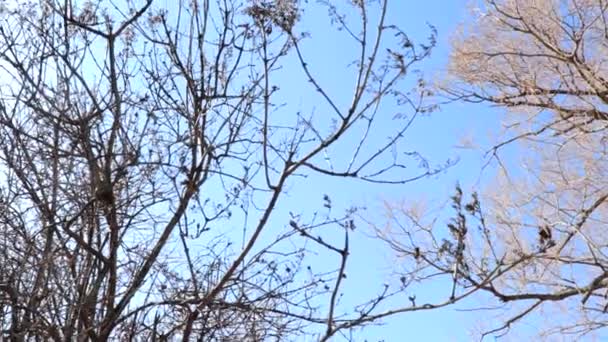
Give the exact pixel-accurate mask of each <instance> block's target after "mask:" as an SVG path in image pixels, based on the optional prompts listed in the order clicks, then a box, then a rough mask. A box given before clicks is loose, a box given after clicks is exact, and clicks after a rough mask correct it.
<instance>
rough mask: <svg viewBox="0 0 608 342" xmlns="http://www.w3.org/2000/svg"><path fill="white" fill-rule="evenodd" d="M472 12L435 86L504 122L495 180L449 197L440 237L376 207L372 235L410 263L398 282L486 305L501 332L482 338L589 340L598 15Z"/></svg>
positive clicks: (605, 267)
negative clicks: (429, 285)
mask: <svg viewBox="0 0 608 342" xmlns="http://www.w3.org/2000/svg"><path fill="white" fill-rule="evenodd" d="M478 3H479V4H478V6H477V7H476V8H474V11H473V13H474V18H473V20H472V23H470V24H467V25H463V26H462V27H461V29H460V30H459V32H457V33H456V35H455V37H454V42H453V53H452V56H451V60H450V64H449V69H448V75H447V77H445V78H444V79H443V80H442V82H440V83H439V87H440V88H441V90H442V91H444V95H446V96H448V97H449V98H450V99H451V100H463V101H469V102H482V103H487V104H491V105H495V106H498V107H500V108H502V109H504V111H505V114H504V121H505V124H504V132H503V133H504V134H503V135H501V137H500V139H499V142H498V143H497V144H496V145H495V146H494V147H493V148H492V149H491V150H490V151H489V152H488V156H489V158H490V159H489V160H490V161H497V163H496V165H497V168H498V174H497V177H496V180H495V181H494V182H491V183H490V184H489V185H487V186H486V187H485V188H484V189H483V191H481V192H480V194H479V195H477V194H476V193H472V194H471V196H472V197H471V199H470V200H469V199H468V196H466V195H464V194H463V191H462V190H461V189H460V188H458V189H457V191H456V194H455V196H454V197H453V198H452V203H453V208H454V210H455V212H456V214H455V216H454V218H453V219H451V220H449V222H448V223H447V228H446V225H445V224H443V223H442V221H441V220H440V219H439V218H438V217H440V216H437V215H435V216H428V217H426V218H425V216H424V215H423V214H422V211H421V210H416V209H417V208H415V207H413V206H410V207H408V206H397V205H389V212H390V213H391V216H392V219H393V224H392V225H390V226H389V227H388V228H386V229H385V230H382V229H379V230H378V232H379V234H380V236H382V237H383V238H384V239H385V240H386V241H387V242H389V243H390V244H391V246H392V247H393V249H394V250H395V251H397V252H398V254H399V255H402V256H409V257H410V259H411V260H412V261H411V263H410V264H409V266H408V267H406V270H405V271H404V272H406V273H405V275H406V276H408V277H410V278H414V279H418V280H419V281H429V278H439V277H442V278H444V279H445V280H444V282H445V283H446V284H454V285H455V287H456V291H455V293H454V292H451V294H450V291H449V285H446V287H448V289H446V291H445V293H446V294H445V295H446V296H450V295H451V297H452V299H453V300H454V301H456V300H459V299H462V298H463V297H465V296H468V295H471V294H473V293H476V295H477V297H475V298H476V300H475V301H476V303H477V304H479V303H480V301H483V302H484V303H485V302H486V300H488V301H489V302H490V303H495V304H496V305H495V306H493V307H492V308H493V309H496V310H498V311H491V312H490V313H492V312H494V313H496V312H497V313H496V316H495V317H496V318H497V319H498V320H500V321H501V322H502V323H500V324H497V325H495V326H490V327H487V329H485V330H484V332H485V333H484V334H483V335H482V336H486V335H488V334H495V335H503V334H506V333H508V332H510V328H511V327H513V326H514V325H516V323H518V322H519V321H522V320H526V319H528V322H529V323H531V324H534V326H535V328H534V330H535V332H538V333H539V335H541V336H544V337H549V336H551V337H555V335H561V336H568V337H566V340H572V339H574V338H582V337H584V336H588V335H591V334H595V335H600V336H602V334H605V329H604V328H605V327H606V325H607V324H608V316H607V311H608V299H607V295H608V255H607V252H608V235H607V229H606V228H607V225H606V222H607V221H606V220H607V219H608V216H607V215H608V206H607V203H606V202H607V199H608V183H607V181H608V178H607V177H606V175H607V174H608V173H607V171H608V164H607V161H608V158H607V157H608V156H607V151H608V150H607V149H606V147H607V145H606V142H607V138H608V134H607V132H608V130H607V129H606V128H607V127H608V126H607V124H608V64H607V63H608V57H607V56H608V54H607V51H608V2H606V1H603V0H555V1H554V0H530V1H528V0H526V1H524V0H486V1H480V2H478ZM505 151H508V152H505ZM514 155H518V157H513V156H514ZM482 204H483V205H482ZM427 214H428V213H427ZM432 217H435V218H436V219H437V221H436V222H433V220H431V218H432ZM381 228H383V229H384V228H385V227H381ZM391 229H392V231H393V232H396V233H393V234H389V231H390V230H391ZM488 298H489V299H488ZM495 299H498V301H496V300H495ZM468 303H471V302H470V301H469V302H468ZM479 306H480V305H478V306H477V307H479ZM486 308H488V307H487V306H486ZM484 315H487V314H486V313H484ZM515 333H517V330H515Z"/></svg>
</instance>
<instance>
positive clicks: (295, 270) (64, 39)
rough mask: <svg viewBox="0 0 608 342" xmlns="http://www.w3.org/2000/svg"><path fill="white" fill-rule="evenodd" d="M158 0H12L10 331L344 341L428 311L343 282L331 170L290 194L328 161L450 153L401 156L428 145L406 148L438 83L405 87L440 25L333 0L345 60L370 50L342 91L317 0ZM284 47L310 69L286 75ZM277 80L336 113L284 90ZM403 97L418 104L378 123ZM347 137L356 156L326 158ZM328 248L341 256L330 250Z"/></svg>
mask: <svg viewBox="0 0 608 342" xmlns="http://www.w3.org/2000/svg"><path fill="white" fill-rule="evenodd" d="M158 6H159V4H157V3H155V2H154V1H153V0H140V1H134V0H133V1H132V0H125V1H122V2H121V1H115V2H114V1H81V2H77V1H72V0H65V1H63V0H40V1H22V2H21V1H13V2H0V68H1V71H0V73H1V74H2V77H1V80H0V147H1V148H0V165H1V166H0V171H1V172H2V182H1V183H0V206H1V210H0V328H1V335H0V336H1V337H0V338H1V339H5V338H6V339H8V340H11V341H25V340H28V341H29V340H53V341H76V340H77V341H85V340H94V341H103V340H109V339H111V340H125V341H131V340H142V341H144V340H145V341H166V340H184V341H189V340H198V341H210V340H218V341H220V340H221V341H236V340H246V341H261V340H276V341H279V340H280V341H283V340H288V339H291V338H295V337H297V336H302V335H312V336H316V338H318V339H319V340H322V341H325V340H328V339H330V338H331V337H333V336H336V334H338V333H344V334H345V335H344V337H345V338H348V334H347V333H348V331H349V330H352V329H354V328H357V327H361V326H364V325H365V324H368V323H372V322H375V321H377V320H378V319H380V318H382V317H385V316H388V315H391V314H394V313H397V312H401V311H411V310H412V308H404V310H401V309H402V308H400V307H396V308H391V309H389V310H386V306H384V305H385V304H386V303H387V302H386V299H387V298H390V295H391V291H392V290H390V291H389V289H388V287H382V286H379V289H378V290H379V293H378V295H377V296H374V297H372V298H368V299H363V300H362V301H361V302H360V303H345V304H352V305H351V306H349V307H348V308H345V307H344V305H345V304H344V303H340V300H339V299H340V297H341V294H342V293H343V292H345V291H346V290H347V288H345V287H344V283H345V278H346V270H347V267H348V258H349V255H351V253H354V252H355V251H352V250H351V248H350V247H349V236H350V234H353V233H352V232H353V230H354V228H355V221H354V219H355V218H354V216H353V215H354V211H348V212H346V213H345V214H344V215H341V214H332V213H331V212H328V211H322V209H327V208H331V206H332V203H331V198H330V196H329V195H331V189H328V190H327V193H328V194H329V195H326V196H325V197H322V194H320V195H319V201H320V202H321V203H320V204H319V207H320V211H319V214H318V215H313V216H312V217H311V216H301V215H299V212H298V208H285V206H284V205H282V203H283V198H284V194H285V192H286V189H287V188H288V187H289V185H290V184H293V182H295V181H298V179H303V177H307V176H310V175H315V174H316V175H321V176H323V177H333V178H335V181H338V180H339V179H342V178H354V179H358V180H360V181H362V182H371V183H393V184H403V183H407V182H409V181H412V180H414V179H417V178H420V177H423V176H425V175H429V174H432V173H434V172H436V170H435V169H432V168H430V167H428V166H427V167H424V168H422V169H420V170H418V171H419V173H418V174H415V175H411V177H410V176H407V177H403V173H402V171H401V170H402V169H403V168H404V166H405V165H406V163H409V160H408V159H406V158H410V157H411V156H414V157H415V158H418V156H417V155H415V154H412V153H409V154H403V153H395V152H396V151H397V150H396V148H398V147H399V141H400V140H401V139H402V138H403V137H404V136H405V133H406V132H407V130H408V129H409V128H410V127H411V123H412V121H413V120H414V119H415V118H416V117H417V115H418V114H419V113H421V112H423V111H426V110H427V108H425V107H424V106H423V103H424V101H423V99H424V97H425V96H426V92H425V91H422V92H420V91H414V92H410V93H406V92H404V91H402V89H404V88H405V86H406V85H407V83H405V81H406V75H407V74H408V71H409V70H410V68H411V66H412V65H414V64H416V63H417V62H419V61H421V60H422V59H424V58H425V57H427V56H428V54H429V52H430V49H431V48H432V46H433V44H434V39H432V37H431V40H430V43H428V44H426V45H421V44H414V43H413V42H411V41H410V40H409V38H408V36H407V35H406V34H405V33H404V32H402V31H401V30H400V29H399V28H398V27H397V26H395V25H393V23H389V22H387V19H386V13H387V7H388V1H386V0H384V1H378V2H375V1H373V2H372V1H351V2H350V3H349V4H345V5H344V6H346V7H344V8H343V7H334V6H333V5H331V4H324V5H323V6H327V8H328V9H329V12H328V13H329V16H330V19H331V21H332V22H333V25H334V26H333V27H334V28H335V29H336V30H339V31H340V32H343V33H344V36H345V37H346V39H350V40H351V41H352V43H353V45H354V46H355V49H353V51H352V53H350V52H349V53H348V56H347V57H348V58H347V60H345V61H344V65H336V66H335V67H336V68H338V67H349V68H351V70H354V72H353V74H354V75H355V77H354V84H351V85H344V86H345V88H346V89H352V91H351V95H350V97H349V98H346V99H344V98H339V97H337V96H335V95H333V93H335V91H333V90H331V89H326V88H325V87H324V86H323V85H322V84H321V82H320V81H319V80H318V79H317V78H316V77H315V66H314V65H311V64H309V63H308V60H307V58H306V55H307V51H306V49H305V48H304V47H303V46H302V41H303V40H305V39H306V37H307V35H306V34H305V32H299V31H298V23H299V21H300V20H301V18H303V17H304V16H306V9H307V7H306V6H319V5H318V4H309V5H303V4H299V2H298V1H292V0H275V1H251V2H245V4H240V3H239V2H238V1H229V0H223V1H217V2H212V1H208V0H193V1H178V2H176V3H175V5H174V7H169V8H163V7H158ZM342 10H344V12H343V11H342ZM310 44H314V39H312V40H311V43H310ZM353 59H354V60H355V63H351V62H352V61H353ZM347 64H348V65H350V66H347ZM284 67H290V68H291V69H292V70H297V71H298V76H297V77H296V76H293V77H292V83H290V84H276V83H275V82H276V81H275V80H276V76H275V75H276V74H277V73H278V72H279V71H280V70H281V68H284ZM298 77H299V78H298ZM280 90H285V91H299V92H306V93H307V94H309V95H307V96H311V98H314V99H315V101H316V102H317V103H319V108H320V109H321V110H322V111H323V112H322V113H321V114H319V115H318V116H314V115H312V114H310V113H308V114H307V113H299V112H297V111H295V110H293V111H292V109H293V108H292V107H283V106H281V96H280ZM387 102H388V103H389V104H391V105H390V106H388V107H387V105H386V103H387ZM393 106H398V107H397V108H401V109H398V110H399V111H400V113H402V112H403V111H405V110H410V111H411V112H410V115H408V116H407V118H406V119H404V118H403V117H401V118H400V119H395V120H394V123H395V124H394V125H393V127H398V128H397V129H396V130H395V131H394V132H392V133H391V132H387V135H386V137H388V139H377V136H378V133H379V132H380V130H379V127H386V126H380V125H379V124H378V122H379V121H386V120H387V118H388V120H390V118H391V117H393V116H394V115H395V114H396V113H395V112H393V110H394V108H395V107H393ZM285 108H287V109H285ZM385 108H392V109H389V110H387V109H385ZM370 132H374V134H370ZM343 141H344V143H345V144H347V146H350V147H349V148H348V149H346V150H345V151H347V154H348V155H345V153H342V155H345V156H344V157H343V158H335V159H333V160H331V162H330V163H328V158H327V156H328V155H329V152H328V151H331V150H332V149H334V148H336V146H337V145H339V144H344V143H343ZM353 142H354V145H353ZM323 207H325V208H323ZM277 210H282V211H283V212H284V213H287V212H288V211H291V212H292V214H291V215H292V216H291V220H287V221H285V220H281V219H275V217H284V216H285V215H276V214H275V212H276V211H277ZM328 226H330V227H333V228H327V227H328ZM241 228H242V229H241ZM319 229H325V231H327V229H333V231H338V232H339V236H340V238H339V239H338V240H336V239H335V236H336V235H335V234H333V236H334V239H331V238H326V239H324V238H322V237H321V236H322V233H319V232H317V231H318V230H319ZM311 252H313V255H319V254H320V255H321V256H323V257H324V258H325V259H326V260H325V262H324V265H329V264H330V263H331V262H335V264H332V265H331V266H327V267H326V268H322V267H321V268H319V269H311V268H310V267H307V266H306V265H308V264H309V263H308V261H307V260H308V258H309V256H310V254H311ZM363 252H364V251H363ZM400 291H402V289H397V290H395V292H400ZM381 303H382V305H383V306H381V305H380V304H381ZM389 303H390V302H389ZM380 308H382V310H380Z"/></svg>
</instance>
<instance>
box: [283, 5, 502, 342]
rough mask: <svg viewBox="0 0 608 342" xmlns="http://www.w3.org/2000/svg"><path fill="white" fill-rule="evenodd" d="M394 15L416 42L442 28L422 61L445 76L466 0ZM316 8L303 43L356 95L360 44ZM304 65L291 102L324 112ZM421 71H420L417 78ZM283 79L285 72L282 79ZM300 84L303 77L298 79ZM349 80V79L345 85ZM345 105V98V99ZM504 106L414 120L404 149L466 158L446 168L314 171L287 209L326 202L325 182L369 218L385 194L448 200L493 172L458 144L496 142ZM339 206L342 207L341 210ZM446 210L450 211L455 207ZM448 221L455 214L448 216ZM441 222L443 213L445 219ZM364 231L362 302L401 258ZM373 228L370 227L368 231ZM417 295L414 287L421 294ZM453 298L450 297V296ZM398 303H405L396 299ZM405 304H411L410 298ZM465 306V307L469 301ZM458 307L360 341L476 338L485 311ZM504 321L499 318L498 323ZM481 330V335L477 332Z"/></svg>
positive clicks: (450, 109) (356, 285) (357, 259)
mask: <svg viewBox="0 0 608 342" xmlns="http://www.w3.org/2000/svg"><path fill="white" fill-rule="evenodd" d="M389 3H390V5H389V12H388V20H387V21H388V22H389V23H395V24H398V25H399V26H400V27H402V28H403V29H404V31H405V32H406V33H407V34H408V35H409V36H410V38H412V40H413V41H417V42H424V41H425V39H426V37H427V36H428V35H429V33H430V30H429V28H428V26H427V23H428V24H432V25H433V26H435V27H436V29H437V31H438V44H437V47H436V48H435V49H434V50H433V52H432V55H431V57H430V58H429V59H427V60H425V61H424V62H423V63H422V64H420V65H418V68H419V69H420V71H421V72H423V73H424V75H425V76H426V78H429V79H430V78H433V77H435V76H436V75H437V76H438V75H439V74H440V73H441V72H443V71H444V70H445V67H446V63H447V57H448V54H449V50H450V44H449V41H450V36H451V35H452V33H453V31H454V30H455V28H456V27H457V25H458V24H459V23H460V22H462V21H465V20H467V15H468V13H469V12H468V10H467V7H466V6H465V3H466V2H465V1H444V0H426V1H421V2H413V1H390V2H389ZM314 8H315V10H318V11H319V12H318V13H316V12H315V10H312V11H309V12H308V13H307V14H306V15H305V16H304V19H303V22H302V23H301V26H300V29H301V30H310V34H311V39H309V40H308V41H306V42H305V43H303V45H302V46H303V50H304V52H305V54H306V56H307V57H308V59H309V62H310V63H309V64H310V66H311V68H312V71H313V74H314V75H315V76H316V77H317V78H318V80H319V82H320V84H321V85H322V86H324V87H325V88H326V89H329V91H330V92H331V94H332V95H333V96H334V97H335V98H337V99H338V102H340V101H344V102H347V101H348V100H350V93H351V91H352V89H350V88H349V87H350V86H351V83H352V82H349V80H350V77H352V75H351V74H349V72H348V69H347V68H345V64H346V63H345V60H347V59H348V58H353V57H352V56H350V55H348V52H349V51H351V52H352V51H353V50H352V48H353V45H350V44H349V42H348V41H346V40H345V39H344V37H345V36H344V35H343V34H340V33H334V32H332V31H331V30H329V29H328V26H327V18H326V16H325V14H326V13H325V12H323V11H322V10H321V9H319V8H318V7H314ZM298 72H299V71H297V70H294V71H291V70H287V71H285V72H284V73H283V75H284V77H285V79H284V80H283V82H286V85H287V86H285V87H284V88H285V94H283V95H282V96H285V97H286V99H288V101H290V103H291V104H296V105H297V106H298V107H299V109H300V110H302V111H303V112H306V110H312V111H315V112H322V111H323V105H322V104H320V103H317V102H314V103H312V104H311V103H309V102H308V101H318V98H316V99H315V98H314V97H313V99H312V100H311V98H310V97H309V96H310V95H309V93H307V92H305V91H302V92H301V93H299V92H294V91H293V88H290V87H289V86H288V85H289V80H290V79H292V78H296V77H302V75H298ZM415 78H416V76H414V75H412V76H411V80H412V81H414V80H415ZM277 82H278V83H279V84H282V83H281V79H280V78H279V80H278V81H277ZM297 84H300V83H297ZM345 85H346V86H345ZM344 104H345V103H344ZM383 110H384V111H385V113H383V115H386V118H385V120H384V121H383V124H382V125H381V126H379V127H377V131H378V137H384V136H385V132H390V131H391V129H392V128H393V127H392V125H393V124H394V120H393V119H392V118H391V117H392V113H393V112H392V110H396V109H394V108H390V107H384V109H383ZM499 124H500V117H499V112H498V111H496V110H494V109H492V108H488V107H485V106H482V105H468V104H450V105H445V106H443V107H442V109H441V110H440V111H438V112H435V113H433V114H431V115H430V116H424V117H421V118H419V119H417V120H416V121H415V124H414V127H413V128H412V129H410V130H409V131H408V133H407V136H406V139H405V141H404V144H403V145H402V146H400V148H402V149H403V150H408V151H417V152H420V153H421V154H422V155H423V156H424V157H425V158H427V159H428V160H429V162H430V163H431V164H442V163H443V162H445V161H446V160H447V159H452V160H455V159H458V160H459V162H458V163H457V164H456V165H455V166H453V167H451V168H449V169H448V170H446V171H445V172H443V173H441V174H439V175H436V176H432V177H429V178H425V179H422V180H419V181H416V182H413V183H409V184H405V185H387V186H383V185H380V186H379V185H369V184H362V183H361V182H356V181H343V180H336V179H332V178H329V177H316V176H315V177H309V178H307V179H306V180H302V181H300V182H298V181H297V180H296V182H295V184H293V185H292V186H291V188H290V192H289V194H288V195H287V198H286V199H285V202H283V206H284V208H289V207H291V206H301V205H302V200H303V199H304V200H305V201H307V203H321V194H322V193H323V190H324V189H331V190H328V191H331V192H330V193H331V198H332V201H333V203H335V204H337V205H336V206H337V207H338V208H339V207H344V208H345V207H349V206H350V205H357V206H365V207H366V208H367V210H365V212H364V215H365V216H366V219H369V220H371V221H374V222H377V223H378V224H379V225H382V224H383V217H382V215H383V209H382V201H384V200H388V201H401V200H405V201H408V202H415V201H417V200H425V201H427V202H429V203H431V205H432V206H433V207H436V206H440V205H442V204H443V203H445V202H446V201H447V199H448V198H449V196H450V195H451V194H452V193H453V190H454V185H455V184H456V182H460V183H461V184H462V185H463V188H464V189H465V191H466V190H467V189H469V188H470V187H471V186H474V185H476V184H479V182H480V181H483V180H484V179H486V178H488V176H491V172H492V169H491V168H489V169H487V170H486V171H485V172H484V174H483V175H482V177H480V170H481V168H482V165H483V163H484V161H485V160H484V159H483V151H480V150H466V149H462V148H458V147H457V145H458V143H459V142H460V141H461V140H462V139H463V138H466V137H474V138H475V142H476V143H478V144H479V145H481V146H486V147H489V141H488V136H489V134H490V133H491V132H495V131H497V130H499V128H500V126H499ZM349 152H350V151H349V146H348V145H341V146H340V148H338V149H334V150H333V151H331V152H330V157H332V159H333V158H336V159H337V160H338V161H337V163H339V160H340V156H341V155H343V154H348V153H349ZM337 210H339V209H337ZM446 214H448V215H449V214H450V212H449V210H448V211H447V212H446ZM446 220H447V218H446ZM440 222H441V220H440ZM361 228H362V229H360V230H359V235H356V236H355V237H354V239H353V241H352V248H353V256H352V258H351V260H350V267H349V269H350V273H349V278H348V282H347V283H346V287H345V289H346V291H347V292H348V293H349V294H350V295H347V296H346V297H345V302H348V301H349V300H352V301H353V302H356V301H357V299H358V300H360V301H361V300H363V299H365V298H366V294H373V293H376V292H375V291H376V290H377V289H378V288H379V287H380V286H382V283H383V282H389V283H390V282H394V279H391V278H390V276H389V273H390V272H389V266H390V265H394V263H395V262H396V260H395V259H394V256H393V255H391V253H390V251H387V250H386V248H384V246H383V245H381V244H379V243H374V242H372V241H371V240H370V239H369V238H366V237H365V236H364V233H365V232H366V227H361ZM367 232H369V230H367ZM430 285H431V286H426V287H425V289H424V290H420V289H419V290H418V292H417V293H415V294H416V296H417V298H418V299H419V300H420V301H421V302H424V301H425V299H424V298H431V297H433V296H435V295H437V291H446V290H447V287H446V284H430ZM413 294H414V293H413ZM443 297H446V296H443ZM391 304H395V305H394V306H398V305H399V303H391ZM403 304H404V305H405V304H407V303H403ZM466 304H469V307H470V306H472V305H470V304H474V303H471V302H469V303H465V305H459V306H458V308H466V307H467V306H466ZM455 308H457V307H448V308H447V309H442V310H438V311H433V312H416V313H409V314H404V315H401V316H396V317H393V318H391V319H388V320H386V321H385V323H386V324H385V325H383V326H379V327H371V328H369V327H368V328H366V329H365V330H364V331H362V332H361V333H360V335H359V336H357V339H356V340H357V341H359V340H361V341H363V340H365V339H368V340H369V341H380V340H384V341H405V340H419V339H421V340H424V341H468V340H470V339H471V336H470V335H469V332H470V330H469V328H471V327H472V326H473V324H474V322H475V320H478V319H480V317H482V315H483V314H480V313H479V312H477V313H476V312H469V313H464V312H458V311H455ZM485 320H486V322H487V319H485ZM496 324H498V321H497V322H496ZM477 337H478V336H477Z"/></svg>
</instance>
